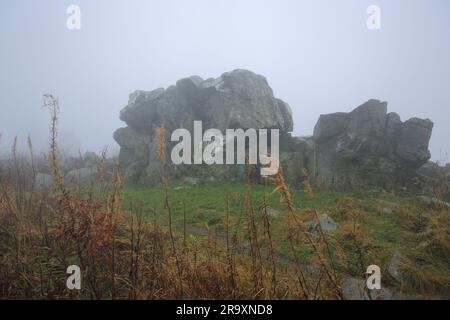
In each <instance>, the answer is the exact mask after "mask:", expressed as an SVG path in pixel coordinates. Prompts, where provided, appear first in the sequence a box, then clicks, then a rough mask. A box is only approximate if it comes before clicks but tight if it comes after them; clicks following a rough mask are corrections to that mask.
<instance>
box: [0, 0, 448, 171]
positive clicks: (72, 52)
mask: <svg viewBox="0 0 450 320" xmlns="http://www.w3.org/2000/svg"><path fill="white" fill-rule="evenodd" d="M71 4H75V5H78V6H79V7H80V8H81V30H78V31H70V30H68V29H67V28H66V19H67V17H68V15H67V14H66V9H67V7H68V6H69V5H71ZM372 4H374V5H378V6H379V7H380V8H381V14H382V15H381V19H382V20H381V23H382V24H381V30H376V31H374V30H368V29H367V27H366V19H367V13H366V9H367V7H368V6H369V5H372ZM0 40H1V47H0V132H2V133H3V138H2V141H1V142H0V146H1V148H0V150H2V152H6V151H7V150H8V149H9V148H10V145H11V141H12V139H13V137H14V136H15V135H16V134H18V135H19V139H21V140H22V141H24V140H25V138H26V136H27V135H28V134H30V135H31V136H32V137H33V139H34V141H35V144H36V145H37V146H38V147H39V148H45V147H46V144H47V132H48V117H49V115H48V113H47V112H46V111H45V110H44V109H43V108H42V107H41V104H42V94H44V93H46V92H51V93H53V94H55V95H57V96H59V98H60V104H61V109H62V110H61V123H60V127H61V140H62V144H63V145H64V149H66V150H69V151H72V152H77V150H78V149H81V150H82V151H85V150H93V151H99V150H101V149H102V147H103V146H104V145H111V146H112V147H113V149H114V148H117V146H116V145H115V143H114V141H113V139H112V133H113V131H114V130H115V129H116V128H118V127H121V126H124V124H123V123H122V122H121V121H120V120H119V111H120V109H121V108H122V107H124V106H125V105H126V103H127V100H128V95H129V93H130V92H132V91H134V90H136V89H142V90H152V89H155V88H158V87H167V86H169V85H171V84H174V83H175V82H176V81H177V80H178V79H180V78H183V77H186V76H190V75H194V74H196V75H199V76H201V77H203V78H208V77H217V76H219V75H220V74H221V73H223V72H225V71H230V70H233V69H237V68H244V69H249V70H252V71H254V72H256V73H259V74H262V75H264V76H266V77H267V79H268V81H269V84H270V85H271V87H272V88H273V90H274V93H275V95H276V96H277V97H278V98H281V99H283V100H284V101H286V102H288V103H289V104H290V105H291V107H292V110H293V116H294V134H296V135H308V134H311V133H312V131H313V128H314V124H315V123H316V121H317V119H318V117H319V115H320V114H322V113H330V112H337V111H350V110H352V109H353V108H355V107H356V106H358V105H359V104H361V103H363V102H365V101H366V100H368V99H370V98H376V99H380V100H383V101H388V103H389V104H388V110H389V111H395V112H398V113H399V114H400V116H401V118H402V120H406V119H407V118H410V117H413V116H417V117H421V118H429V119H431V120H432V121H433V122H434V123H435V127H434V131H433V136H432V140H431V145H430V149H431V152H432V157H433V159H434V160H441V161H444V160H447V161H448V162H450V160H449V159H448V158H447V157H446V153H447V152H450V143H449V139H450V121H449V117H450V1H449V0H416V1H414V0H396V1H392V0H370V1H366V0H342V1H336V0H328V1H325V0H309V1H299V0H291V1H287V0H285V1H284V0H273V1H264V0H252V1H249V0H201V1H200V0H179V1H168V0H147V1H138V0H127V1H125V0H123V1H112V0H84V1H81V0H78V1H77V0H71V1H63V0H61V1H50V0H29V1H22V0H1V1H0Z"/></svg>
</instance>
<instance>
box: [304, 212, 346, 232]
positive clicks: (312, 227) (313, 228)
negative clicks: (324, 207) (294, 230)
mask: <svg viewBox="0 0 450 320" xmlns="http://www.w3.org/2000/svg"><path fill="white" fill-rule="evenodd" d="M319 223H320V226H321V228H322V230H323V231H324V232H328V231H333V230H336V229H337V227H338V226H339V225H338V223H337V222H335V221H334V220H333V219H332V218H331V217H330V216H329V215H327V214H321V215H320V216H319V221H317V220H316V219H313V220H311V221H308V222H306V223H305V227H306V230H308V231H309V232H311V233H316V232H317V227H318V224H319Z"/></svg>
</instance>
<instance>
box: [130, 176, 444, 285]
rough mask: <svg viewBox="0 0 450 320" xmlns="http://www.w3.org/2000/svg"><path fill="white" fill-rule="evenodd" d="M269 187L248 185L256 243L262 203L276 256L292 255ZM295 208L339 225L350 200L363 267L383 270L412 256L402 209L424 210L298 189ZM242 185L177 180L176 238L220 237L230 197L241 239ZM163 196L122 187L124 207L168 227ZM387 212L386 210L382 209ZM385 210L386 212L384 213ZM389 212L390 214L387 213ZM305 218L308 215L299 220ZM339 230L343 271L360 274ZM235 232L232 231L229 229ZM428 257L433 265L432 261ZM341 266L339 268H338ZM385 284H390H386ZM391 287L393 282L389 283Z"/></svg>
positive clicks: (382, 197) (157, 190)
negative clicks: (362, 238) (204, 233)
mask: <svg viewBox="0 0 450 320" xmlns="http://www.w3.org/2000/svg"><path fill="white" fill-rule="evenodd" d="M273 189H274V186H273V185H269V184H268V185H252V186H251V197H252V202H253V208H254V213H255V216H256V220H257V221H259V222H258V228H259V230H260V231H261V232H260V235H259V237H260V241H261V242H264V238H263V235H262V234H263V233H262V222H261V219H260V216H261V213H260V211H259V207H260V206H261V205H262V203H263V200H264V199H265V200H266V203H267V205H268V206H269V207H271V208H274V209H276V210H278V211H279V212H280V216H279V217H278V218H270V222H271V232H272V239H273V240H274V242H275V246H276V250H277V252H278V253H279V254H281V255H284V256H290V255H291V253H290V252H289V250H288V242H287V239H286V221H285V219H283V215H284V213H285V212H286V206H285V204H284V203H283V202H282V201H280V200H281V199H280V195H279V194H278V193H273V194H272V193H271V192H272V191H273ZM292 192H293V199H294V203H295V206H296V208H297V210H298V212H299V213H300V215H301V216H302V213H301V209H303V208H314V209H316V210H317V211H318V213H319V214H322V213H327V214H329V215H330V216H331V217H332V218H333V219H335V220H336V221H337V222H338V223H339V224H340V225H341V226H342V225H344V224H346V223H347V224H348V223H349V217H348V212H347V211H348V209H346V207H345V206H342V204H343V203H344V204H345V202H346V201H350V202H351V203H352V205H353V206H354V207H355V208H356V210H357V211H358V212H359V213H360V215H359V216H360V217H361V220H360V223H361V228H362V230H363V232H364V234H365V235H366V237H367V248H365V250H366V251H365V252H364V255H365V261H364V262H365V263H366V264H367V266H368V265H370V264H377V265H379V266H380V267H381V269H382V270H383V271H385V270H386V269H387V266H388V263H389V260H390V257H391V256H392V254H393V252H395V251H396V250H398V251H400V252H401V253H402V255H405V256H410V257H416V256H418V252H417V251H416V246H417V243H416V242H415V241H414V234H412V233H411V231H410V230H408V229H407V228H406V227H405V221H404V216H402V215H401V214H399V212H400V211H401V210H406V211H408V210H412V211H416V212H419V211H420V210H422V209H421V208H420V206H417V201H415V200H414V197H411V196H410V195H409V196H408V195H404V196H402V195H394V194H392V193H388V192H383V191H376V190H371V191H358V192H333V191H314V195H313V198H312V199H308V198H307V196H306V194H305V193H304V192H303V191H302V190H301V188H292ZM244 193H245V186H244V184H242V183H229V184H227V185H225V184H223V183H217V182H216V183H207V184H199V185H193V186H192V185H190V186H184V185H182V184H180V182H177V181H171V182H170V183H169V202H170V207H171V211H172V219H173V226H174V229H175V232H177V233H178V234H179V235H180V234H181V232H182V230H183V229H182V228H183V225H184V224H183V222H184V219H186V224H188V225H191V226H195V227H197V228H199V229H200V228H204V227H205V225H207V226H208V227H209V230H211V231H212V232H214V234H216V236H217V237H224V235H225V226H226V222H225V221H226V195H227V194H228V196H229V222H230V232H235V231H236V233H237V234H239V235H240V236H241V237H243V238H241V239H244V240H245V232H244V226H243V225H244V224H245V219H244V218H243V216H242V215H243V214H245V213H243V211H242V202H243V195H244ZM162 198H163V194H162V190H161V187H135V186H134V187H133V186H127V187H125V188H124V207H125V209H129V210H130V209H131V210H132V211H135V212H140V213H142V214H143V215H145V216H148V217H150V218H154V219H157V220H158V221H160V222H161V223H163V224H167V223H168V213H167V210H166V209H164V207H163V201H162ZM386 208H387V209H386ZM386 210H387V211H388V212H385V211H386ZM389 210H390V211H389ZM302 217H303V218H304V219H307V218H306V217H304V216H302ZM340 229H342V228H341V227H339V228H338V229H337V231H334V232H331V233H329V236H330V237H331V238H332V239H334V240H336V241H337V242H339V243H340V245H341V246H342V247H343V248H344V250H345V254H346V255H347V259H348V265H347V266H346V267H347V272H350V273H352V274H354V275H356V276H361V270H360V267H358V256H357V255H356V254H355V252H354V250H353V249H352V246H354V244H352V243H351V241H350V240H348V239H346V238H345V236H343V234H342V233H341V231H340ZM233 230H235V231H233ZM310 252H311V251H310V250H309V248H306V247H300V248H298V249H297V254H298V256H299V258H300V261H304V262H307V261H308V257H309V255H310ZM427 259H428V262H427V263H428V264H427V265H426V266H423V268H424V270H432V271H430V272H429V273H430V274H431V275H432V276H433V277H437V278H442V279H444V280H443V281H446V280H445V279H448V275H449V271H450V264H449V262H448V261H441V260H438V259H434V258H430V256H428V257H427ZM430 259H431V261H430ZM341 267H343V266H341ZM388 283H389V282H388ZM389 284H390V285H395V283H392V282H391V283H389Z"/></svg>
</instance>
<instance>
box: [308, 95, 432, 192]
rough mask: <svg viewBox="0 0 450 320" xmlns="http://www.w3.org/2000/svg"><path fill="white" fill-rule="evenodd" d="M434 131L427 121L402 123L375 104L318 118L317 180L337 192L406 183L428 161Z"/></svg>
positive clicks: (374, 102) (371, 103)
mask: <svg viewBox="0 0 450 320" xmlns="http://www.w3.org/2000/svg"><path fill="white" fill-rule="evenodd" d="M432 128H433V123H432V122H431V121H430V120H428V119H427V120H422V119H418V118H412V119H410V120H407V121H405V122H402V121H401V120H400V116H399V115H398V114H396V113H387V103H386V102H380V101H378V100H369V101H367V102H366V103H364V104H362V105H361V106H359V107H357V108H356V109H355V110H353V111H352V112H349V113H334V114H328V115H321V116H320V118H319V121H318V122H317V124H316V126H315V128H314V136H313V140H314V158H315V167H314V170H315V179H316V181H317V182H318V183H323V184H325V185H327V186H337V187H356V186H357V184H359V183H361V184H364V185H367V184H374V185H384V184H392V183H394V184H395V183H397V182H399V181H405V180H407V179H409V178H411V177H413V176H415V175H414V172H415V171H416V170H417V169H418V168H420V167H421V166H422V165H423V164H425V163H426V162H427V161H428V159H429V158H430V152H429V151H428V142H429V140H430V137H431V131H432Z"/></svg>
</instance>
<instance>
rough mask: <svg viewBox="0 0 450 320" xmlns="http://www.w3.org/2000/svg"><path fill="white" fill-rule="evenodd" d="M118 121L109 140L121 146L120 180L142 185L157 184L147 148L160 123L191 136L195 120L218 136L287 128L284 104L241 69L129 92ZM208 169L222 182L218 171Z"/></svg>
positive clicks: (264, 84) (287, 111) (194, 168)
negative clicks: (219, 132) (235, 131)
mask: <svg viewBox="0 0 450 320" xmlns="http://www.w3.org/2000/svg"><path fill="white" fill-rule="evenodd" d="M120 119H121V120H123V121H124V122H125V123H126V124H127V125H128V127H126V128H120V129H118V130H117V131H116V132H115V133H114V139H115V140H116V141H117V143H118V144H119V145H120V147H121V149H120V156H119V161H120V164H121V166H122V168H123V170H124V171H125V179H126V180H128V181H135V182H136V181H138V182H148V183H151V182H152V181H157V179H155V176H158V175H159V173H158V172H157V171H158V170H157V168H158V167H159V164H155V162H157V161H155V159H156V156H155V150H156V148H155V147H154V148H153V150H152V146H151V144H153V145H154V146H155V145H156V143H155V137H154V135H155V133H154V129H155V128H156V127H158V126H162V125H163V124H164V127H165V129H166V130H167V132H168V135H169V134H170V133H171V132H172V131H173V130H175V129H178V128H186V129H188V130H189V131H190V132H192V131H193V124H194V121H196V120H201V121H202V123H203V129H204V130H206V129H209V128H217V129H219V130H222V132H224V130H225V129H228V128H242V129H248V128H255V129H259V128H278V129H279V130H280V132H282V133H287V132H290V131H292V128H293V121H292V111H291V109H290V107H289V105H288V104H287V103H285V102H283V101H282V100H280V99H277V98H275V97H274V95H273V91H272V89H271V88H270V87H269V85H268V83H267V80H266V78H264V77H263V76H260V75H257V74H255V73H253V72H251V71H247V70H234V71H232V72H226V73H224V74H222V75H221V76H220V77H218V78H217V79H208V80H203V79H202V78H200V77H198V76H192V77H189V78H185V79H181V80H179V81H177V83H176V85H175V86H171V87H169V88H167V89H161V88H160V89H156V90H153V91H150V92H147V91H135V92H133V93H132V94H131V95H130V97H129V100H128V105H127V106H126V107H125V108H124V109H122V111H121V112H120ZM166 138H167V140H168V138H169V137H166ZM166 142H167V145H168V146H170V145H171V144H170V143H169V142H168V141H166ZM168 157H170V154H168ZM197 169H198V170H197ZM203 169H204V168H202V170H200V168H199V166H191V168H190V171H191V174H195V175H197V174H198V175H202V173H201V171H203ZM209 171H211V172H209V173H210V174H214V173H215V175H216V177H217V178H219V177H220V178H223V174H222V171H223V169H222V170H209ZM237 171H240V170H238V169H236V173H233V174H237ZM167 173H171V174H175V175H182V174H183V173H184V171H183V169H182V168H178V167H177V168H174V167H170V166H169V167H168V168H167ZM202 178H206V177H202Z"/></svg>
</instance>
